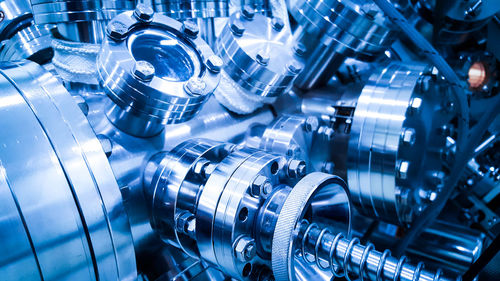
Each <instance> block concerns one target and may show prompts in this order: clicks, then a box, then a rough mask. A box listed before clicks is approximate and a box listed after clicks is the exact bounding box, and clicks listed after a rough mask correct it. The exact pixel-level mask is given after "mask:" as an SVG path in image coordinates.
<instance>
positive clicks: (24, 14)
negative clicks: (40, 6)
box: [0, 0, 33, 41]
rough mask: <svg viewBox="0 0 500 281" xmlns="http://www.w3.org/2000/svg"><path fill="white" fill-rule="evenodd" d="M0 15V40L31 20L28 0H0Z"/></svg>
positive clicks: (10, 35) (6, 37) (28, 23)
mask: <svg viewBox="0 0 500 281" xmlns="http://www.w3.org/2000/svg"><path fill="white" fill-rule="evenodd" d="M0 15H1V17H2V19H1V20H0V41H2V40H6V39H8V38H10V37H12V36H13V35H14V34H15V33H16V32H17V31H19V30H20V29H22V28H24V27H26V26H28V25H30V24H31V21H32V20H33V16H32V14H31V6H30V1H29V0H2V1H0Z"/></svg>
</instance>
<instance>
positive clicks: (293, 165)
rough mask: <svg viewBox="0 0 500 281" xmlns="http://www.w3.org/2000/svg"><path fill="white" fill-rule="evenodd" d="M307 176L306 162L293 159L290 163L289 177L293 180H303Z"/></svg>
mask: <svg viewBox="0 0 500 281" xmlns="http://www.w3.org/2000/svg"><path fill="white" fill-rule="evenodd" d="M305 175H306V162H304V161H303V160H296V159H292V160H290V161H289V162H288V176H290V177H291V178H301V177H303V176H305Z"/></svg>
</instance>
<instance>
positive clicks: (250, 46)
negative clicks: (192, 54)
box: [216, 11, 302, 113]
mask: <svg viewBox="0 0 500 281" xmlns="http://www.w3.org/2000/svg"><path fill="white" fill-rule="evenodd" d="M291 40H292V37H291V35H290V30H289V29H288V27H287V26H284V24H283V21H282V20H281V19H279V18H273V19H270V18H267V17H265V16H263V15H261V14H254V13H253V12H248V11H247V12H237V13H235V14H233V15H231V17H230V19H229V22H228V23H227V25H226V26H225V27H224V29H223V30H222V33H221V36H220V37H219V38H218V41H217V44H216V45H217V48H216V49H217V53H218V54H219V56H220V57H221V58H222V59H223V61H224V71H223V79H224V80H223V81H224V84H226V85H228V87H227V89H225V88H221V89H220V90H221V91H226V92H227V91H230V92H231V93H225V92H222V93H219V91H218V92H217V93H216V97H217V98H218V100H219V101H220V102H221V103H222V104H223V105H224V106H226V107H228V108H229V109H231V110H233V111H236V112H238V113H249V112H252V111H253V110H255V109H256V107H260V106H262V104H264V103H271V102H273V101H274V100H275V98H276V97H277V96H279V95H281V94H283V93H285V92H286V91H288V90H289V89H290V88H291V86H292V84H293V80H294V79H295V77H297V75H298V73H299V72H300V70H301V69H302V65H301V64H300V63H299V62H298V61H297V57H295V55H294V54H293V51H292V50H291V48H290V47H289V43H290V42H291ZM239 99H241V100H243V101H242V102H240V101H239ZM241 103H243V104H245V103H248V104H250V103H256V106H255V107H252V106H248V108H243V107H241V108H239V107H238V104H241Z"/></svg>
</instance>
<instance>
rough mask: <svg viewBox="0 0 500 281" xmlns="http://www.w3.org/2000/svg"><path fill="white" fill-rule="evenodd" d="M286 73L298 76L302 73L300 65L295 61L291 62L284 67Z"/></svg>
mask: <svg viewBox="0 0 500 281" xmlns="http://www.w3.org/2000/svg"><path fill="white" fill-rule="evenodd" d="M286 67H287V69H288V71H289V72H290V73H292V74H299V73H300V71H302V65H300V63H299V62H298V61H296V60H292V61H291V62H289V63H288V64H287V65H286Z"/></svg>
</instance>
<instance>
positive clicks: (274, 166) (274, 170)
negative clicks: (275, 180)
mask: <svg viewBox="0 0 500 281" xmlns="http://www.w3.org/2000/svg"><path fill="white" fill-rule="evenodd" d="M279 168H280V165H279V164H278V162H276V161H275V162H273V164H271V174H273V175H276V174H277V173H278V170H279Z"/></svg>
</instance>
